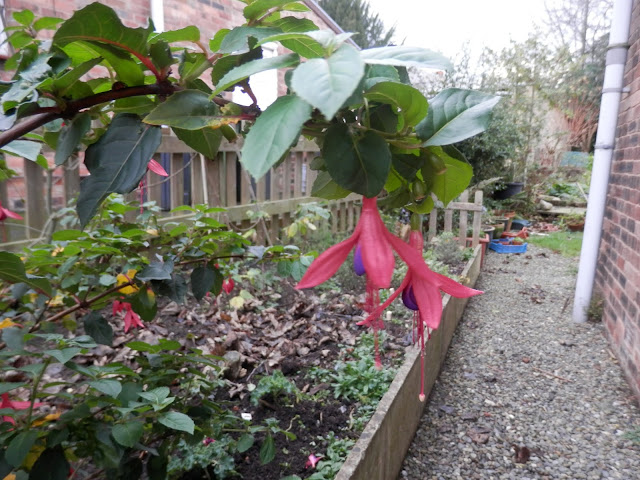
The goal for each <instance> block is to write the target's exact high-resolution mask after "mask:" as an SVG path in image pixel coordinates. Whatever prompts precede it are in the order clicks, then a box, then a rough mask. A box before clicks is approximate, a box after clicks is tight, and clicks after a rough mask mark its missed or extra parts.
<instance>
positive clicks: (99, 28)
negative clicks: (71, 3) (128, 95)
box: [53, 2, 153, 62]
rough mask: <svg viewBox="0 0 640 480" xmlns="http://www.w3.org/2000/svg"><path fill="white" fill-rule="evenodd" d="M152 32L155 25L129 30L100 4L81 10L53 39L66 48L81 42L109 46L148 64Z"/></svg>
mask: <svg viewBox="0 0 640 480" xmlns="http://www.w3.org/2000/svg"><path fill="white" fill-rule="evenodd" d="M152 31H153V28H152V26H151V25H149V26H148V27H147V28H142V27H139V28H129V27H125V26H124V25H123V24H122V22H121V21H120V18H119V17H118V15H117V14H116V12H114V11H113V9H111V8H109V7H107V6H106V5H103V4H101V3H97V2H96V3H91V4H89V5H87V6H86V7H84V8H82V9H80V10H77V11H76V12H75V13H74V14H73V16H72V17H71V18H70V19H68V20H67V21H65V22H64V23H63V24H62V25H60V27H59V28H58V30H57V31H56V33H55V35H54V36H53V44H54V45H57V46H60V47H62V46H64V45H67V44H69V43H72V42H77V41H81V40H82V41H86V42H91V43H98V44H108V45H112V46H114V47H116V48H118V49H122V50H125V51H127V52H129V53H131V54H133V55H135V56H136V57H138V58H139V59H140V60H141V61H143V62H144V61H145V60H146V61H149V60H148V57H147V55H148V53H149V47H148V44H147V39H148V38H149V34H150V33H151V32H152Z"/></svg>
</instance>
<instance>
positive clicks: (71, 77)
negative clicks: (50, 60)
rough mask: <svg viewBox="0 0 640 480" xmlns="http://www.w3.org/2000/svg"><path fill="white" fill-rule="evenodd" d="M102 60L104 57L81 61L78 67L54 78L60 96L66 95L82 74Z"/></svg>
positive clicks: (54, 86)
mask: <svg viewBox="0 0 640 480" xmlns="http://www.w3.org/2000/svg"><path fill="white" fill-rule="evenodd" d="M101 61H102V57H98V58H94V59H91V60H87V61H86V62H83V63H81V64H80V65H78V66H77V67H75V68H73V69H72V70H69V71H68V72H66V73H65V74H63V75H61V76H60V77H59V78H56V79H55V80H53V82H52V83H53V88H54V89H55V91H56V92H57V94H58V95H59V96H63V95H66V94H67V92H68V90H69V89H70V88H71V87H72V86H73V85H75V83H76V82H77V81H78V80H80V78H82V76H83V75H84V74H85V73H87V72H88V71H89V70H91V69H92V68H93V67H95V66H96V65H97V64H99V63H100V62H101Z"/></svg>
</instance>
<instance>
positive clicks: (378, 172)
mask: <svg viewBox="0 0 640 480" xmlns="http://www.w3.org/2000/svg"><path fill="white" fill-rule="evenodd" d="M322 157H323V158H324V161H325V164H326V166H327V171H328V172H329V174H330V175H331V178H333V179H334V180H335V181H336V183H337V184H338V185H340V186H341V187H343V188H345V189H347V190H350V191H352V192H356V193H359V194H361V195H364V196H365V197H369V198H371V197H375V196H376V195H377V194H378V193H380V190H382V188H383V187H384V183H385V181H386V180H387V175H388V174H389V168H390V167H391V152H390V151H389V145H388V144H387V142H386V141H385V140H384V139H383V138H382V137H380V136H379V135H377V134H375V133H373V132H367V133H366V134H365V135H364V136H362V137H360V138H358V137H354V136H352V135H351V133H350V132H349V128H348V127H347V126H346V125H343V124H338V125H333V126H331V127H330V128H329V129H328V130H327V134H326V136H325V139H324V143H323V148H322Z"/></svg>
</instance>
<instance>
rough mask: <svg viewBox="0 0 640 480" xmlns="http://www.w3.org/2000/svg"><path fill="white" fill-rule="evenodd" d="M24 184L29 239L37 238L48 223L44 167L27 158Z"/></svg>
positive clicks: (25, 160)
mask: <svg viewBox="0 0 640 480" xmlns="http://www.w3.org/2000/svg"><path fill="white" fill-rule="evenodd" d="M24 182H25V188H26V192H27V205H26V214H27V215H26V225H27V227H28V228H27V238H37V237H39V236H40V235H41V234H42V228H43V227H44V224H45V222H46V221H47V211H46V206H45V198H44V177H43V175H42V167H40V166H39V165H38V164H37V163H35V162H32V161H31V160H27V159H26V158H25V159H24Z"/></svg>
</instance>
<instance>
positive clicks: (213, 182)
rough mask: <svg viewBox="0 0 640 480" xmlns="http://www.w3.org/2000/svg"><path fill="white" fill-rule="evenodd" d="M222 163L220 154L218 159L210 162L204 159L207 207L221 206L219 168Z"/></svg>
mask: <svg viewBox="0 0 640 480" xmlns="http://www.w3.org/2000/svg"><path fill="white" fill-rule="evenodd" d="M222 166H223V161H222V158H221V154H218V157H217V158H215V159H213V160H211V159H209V158H207V159H206V163H205V171H206V175H207V191H208V192H209V206H210V207H219V206H221V205H222V192H221V189H222V187H221V183H220V178H221V168H222Z"/></svg>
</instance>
